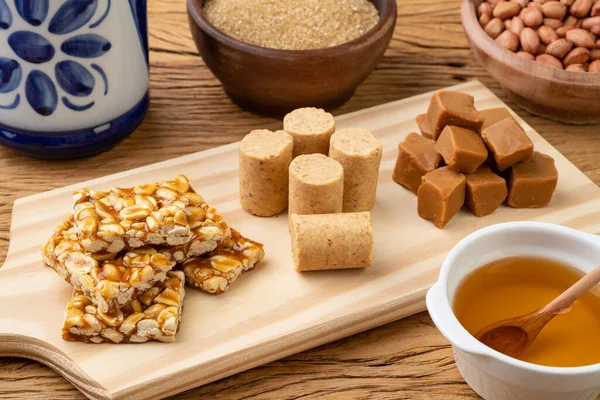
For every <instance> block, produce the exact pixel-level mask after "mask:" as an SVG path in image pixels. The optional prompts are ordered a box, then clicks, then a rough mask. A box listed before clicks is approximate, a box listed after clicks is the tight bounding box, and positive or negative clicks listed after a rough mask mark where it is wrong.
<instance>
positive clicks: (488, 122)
mask: <svg viewBox="0 0 600 400" xmlns="http://www.w3.org/2000/svg"><path fill="white" fill-rule="evenodd" d="M480 113H481V115H482V116H483V126H482V127H481V130H483V129H485V128H487V127H488V126H492V125H494V124H495V123H496V122H500V121H502V120H503V119H506V118H512V115H510V111H508V108H506V107H498V108H488V109H487V110H481V111H480Z"/></svg>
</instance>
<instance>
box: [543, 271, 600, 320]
mask: <svg viewBox="0 0 600 400" xmlns="http://www.w3.org/2000/svg"><path fill="white" fill-rule="evenodd" d="M598 283H600V266H598V267H596V268H595V269H593V270H592V271H591V272H589V273H588V274H586V275H585V276H584V277H583V278H581V279H580V280H578V281H577V282H575V283H574V284H573V286H571V287H570V288H568V289H567V290H565V291H564V292H563V293H562V294H561V295H560V296H558V297H557V298H555V299H554V300H552V301H551V302H550V304H548V305H547V306H546V307H544V308H543V311H542V312H548V313H554V314H558V313H560V312H561V311H562V310H564V309H565V308H567V307H569V306H570V305H571V304H573V303H574V302H575V300H577V299H578V298H580V297H581V296H582V295H583V294H584V293H585V292H587V291H588V290H590V289H591V288H593V287H594V286H596V285H597V284H598Z"/></svg>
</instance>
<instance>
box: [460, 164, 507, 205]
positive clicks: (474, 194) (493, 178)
mask: <svg viewBox="0 0 600 400" xmlns="http://www.w3.org/2000/svg"><path fill="white" fill-rule="evenodd" d="M466 179H467V193H466V200H465V202H466V204H467V207H468V208H469V210H471V212H472V213H473V214H475V215H476V216H478V217H483V216H485V215H489V214H491V213H493V212H494V211H496V209H497V208H498V207H500V205H501V204H502V203H504V200H506V196H507V195H508V189H507V187H506V181H505V180H504V178H502V177H500V176H498V175H496V174H495V173H493V172H492V171H491V170H490V168H489V167H488V166H486V165H482V166H481V167H479V168H478V169H477V171H475V172H474V173H472V174H470V175H467V177H466Z"/></svg>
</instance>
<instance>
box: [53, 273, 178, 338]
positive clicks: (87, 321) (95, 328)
mask: <svg viewBox="0 0 600 400" xmlns="http://www.w3.org/2000/svg"><path fill="white" fill-rule="evenodd" d="M167 275H168V277H167V279H166V280H165V281H164V282H159V283H157V284H156V286H154V287H153V288H152V289H150V290H148V291H147V292H146V293H144V294H142V295H141V296H138V297H137V299H135V300H134V301H133V302H132V303H130V304H129V305H127V306H125V307H124V308H123V309H121V310H118V311H112V312H110V313H104V312H102V311H100V310H99V309H98V308H97V307H96V306H94V304H93V303H92V301H91V300H90V299H89V298H88V297H86V296H85V295H84V294H83V293H82V292H80V291H77V290H75V291H74V292H73V297H72V298H71V300H70V301H69V304H68V305H67V310H66V312H65V321H64V324H63V329H62V336H63V339H64V340H69V341H80V342H92V343H102V342H107V343H143V342H147V341H150V340H158V341H161V342H174V341H175V335H176V334H177V331H178V329H179V322H180V321H181V311H182V307H183V299H184V297H185V289H184V286H185V277H184V275H183V273H182V272H181V271H170V272H169V273H168V274H167Z"/></svg>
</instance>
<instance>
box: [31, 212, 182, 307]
mask: <svg viewBox="0 0 600 400" xmlns="http://www.w3.org/2000/svg"><path fill="white" fill-rule="evenodd" d="M42 257H43V259H44V262H45V263H46V264H47V265H48V266H50V267H51V268H52V269H54V270H55V271H56V272H57V273H58V275H60V276H61V277H62V278H63V279H64V280H65V281H67V282H68V283H70V284H71V285H72V286H73V288H74V289H75V290H77V291H80V292H82V293H83V294H84V295H85V296H88V297H89V298H90V300H91V302H92V303H93V304H94V305H95V306H97V308H98V309H99V310H100V311H102V312H104V313H107V312H110V311H114V310H118V309H120V308H122V307H124V306H125V305H127V304H129V303H130V302H132V301H133V300H134V299H135V298H136V297H137V296H139V295H141V294H143V293H144V292H146V291H148V290H150V289H151V288H152V287H153V286H154V285H156V284H157V283H158V282H162V281H164V280H165V279H166V277H167V272H168V271H170V270H172V269H173V267H174V266H175V261H174V260H171V259H170V258H168V257H165V256H164V255H162V254H160V253H158V252H157V251H156V250H154V249H152V248H150V247H142V248H137V249H133V250H130V251H128V252H124V253H121V254H120V255H118V256H117V255H116V254H114V253H95V254H91V253H89V252H87V251H86V250H85V249H84V248H83V247H82V246H81V243H80V242H79V240H78V235H77V228H76V227H75V221H74V218H73V215H69V217H68V218H67V219H66V220H65V221H64V222H63V223H62V224H60V225H59V226H58V227H57V228H56V231H55V233H54V235H52V237H51V238H50V239H49V240H48V242H46V244H45V245H44V247H43V248H42Z"/></svg>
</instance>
